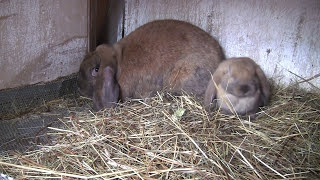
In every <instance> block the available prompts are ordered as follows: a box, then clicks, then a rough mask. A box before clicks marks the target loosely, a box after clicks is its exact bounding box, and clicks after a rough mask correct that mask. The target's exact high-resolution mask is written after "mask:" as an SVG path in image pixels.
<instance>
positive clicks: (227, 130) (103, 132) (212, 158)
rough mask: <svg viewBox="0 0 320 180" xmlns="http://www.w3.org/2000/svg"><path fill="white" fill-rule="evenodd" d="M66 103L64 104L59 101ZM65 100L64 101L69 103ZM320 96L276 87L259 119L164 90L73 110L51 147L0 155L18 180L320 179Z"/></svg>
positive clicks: (0, 165)
mask: <svg viewBox="0 0 320 180" xmlns="http://www.w3.org/2000/svg"><path fill="white" fill-rule="evenodd" d="M60 103H61V102H60ZM62 104H63V103H62ZM319 107H320V95H319V93H308V92H303V91H301V90H296V89H293V88H291V89H288V88H287V89H286V88H280V87H277V88H274V90H273V95H272V99H271V102H270V104H269V105H268V106H266V107H264V108H262V109H261V111H260V112H259V113H258V114H257V117H256V118H255V119H254V120H253V119H250V118H248V117H239V116H237V115H231V116H228V115H223V114H221V113H220V112H219V109H218V110H215V111H211V112H210V113H208V112H206V111H205V110H204V109H203V107H202V106H201V104H199V103H198V101H197V100H195V99H194V98H193V97H191V96H188V95H184V96H172V95H170V94H168V93H165V92H162V93H159V94H158V95H157V96H156V97H154V98H149V99H143V100H141V99H136V100H134V99H133V100H130V101H127V102H125V103H123V104H119V105H118V106H117V107H116V108H113V109H107V110H104V111H100V112H97V113H94V112H91V111H90V108H86V109H84V110H81V111H79V110H75V109H76V108H73V107H70V105H68V107H66V108H69V111H70V113H69V115H68V116H67V117H64V118H61V119H59V121H60V122H61V124H62V125H61V126H59V127H50V129H51V130H50V133H48V136H49V137H51V138H52V143H51V144H46V145H38V148H37V149H36V150H32V151H31V150H30V151H26V152H23V153H17V152H11V153H7V154H2V155H1V157H0V172H2V173H4V174H7V175H10V176H12V177H16V179H19V178H20V179H46V178H61V179H112V178H115V179H148V180H150V179H283V178H287V179H304V178H306V179H314V178H320V176H319V175H318V174H320V131H319V127H320V110H319Z"/></svg>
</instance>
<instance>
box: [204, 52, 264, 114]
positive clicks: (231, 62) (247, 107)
mask: <svg viewBox="0 0 320 180" xmlns="http://www.w3.org/2000/svg"><path fill="white" fill-rule="evenodd" d="M269 96H270V86H269V83H268V80H267V78H266V76H265V74H264V72H263V71H262V69H261V68H260V67H259V66H258V65H257V64H256V63H255V62H254V61H253V60H252V59H250V58H245V57H241V58H231V59H227V60H225V61H223V62H222V63H221V64H220V65H219V66H218V68H217V70H216V71H215V72H214V74H213V76H212V80H211V81H210V82H209V85H208V88H207V90H206V93H205V96H204V102H205V106H206V107H209V106H210V103H211V102H214V104H216V106H217V107H220V108H221V110H222V111H223V112H225V113H227V114H230V113H235V112H236V113H237V114H239V115H250V114H253V113H255V112H257V111H258V108H259V107H260V106H264V105H266V104H267V102H268V99H269Z"/></svg>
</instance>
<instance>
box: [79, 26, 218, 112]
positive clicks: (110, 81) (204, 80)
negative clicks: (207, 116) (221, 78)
mask: <svg viewBox="0 0 320 180" xmlns="http://www.w3.org/2000/svg"><path fill="white" fill-rule="evenodd" d="M222 59H223V52H222V49H221V47H220V45H219V43H218V42H217V41H216V40H215V39H214V38H213V37H211V36H210V35H209V34H208V33H206V32H205V31H203V30H201V29H200V28H198V27H196V26H194V25H192V24H189V23H187V22H183V21H177V20H158V21H153V22H150V23H147V24H145V25H143V26H141V27H139V28H138V29H136V30H135V31H133V32H132V33H130V34H129V35H128V36H127V37H125V38H123V39H121V40H120V41H119V42H117V43H116V44H115V45H113V46H107V45H100V46H98V47H97V49H96V51H95V52H93V53H91V54H89V55H88V56H87V58H86V59H85V60H84V61H83V63H82V64H81V67H80V72H79V87H80V91H81V92H82V94H85V95H87V96H89V97H91V96H92V95H93V97H94V98H93V100H94V107H95V109H96V110H99V109H101V108H104V107H110V106H112V103H115V102H117V100H118V99H120V100H125V99H126V98H144V97H148V96H152V95H154V94H155V93H156V92H157V91H159V90H163V89H167V90H169V91H171V92H172V93H176V94H179V93H181V90H184V91H186V92H187V93H190V94H193V95H196V96H199V97H200V96H201V97H203V95H204V93H205V90H206V88H207V86H208V82H209V80H210V77H211V75H210V73H212V72H214V71H215V69H216V68H217V66H218V64H219V63H220V62H221V61H222ZM99 66H100V70H99V71H98V74H96V69H97V68H96V67H99ZM106 68H107V69H106ZM111 70H112V71H111ZM96 75H97V76H96ZM107 75H108V76H110V75H111V76H113V78H109V77H108V78H106V77H105V76H107ZM101 83H102V85H101ZM116 86H119V87H120V89H119V92H114V90H115V89H117V88H116ZM93 87H94V88H93ZM109 87H113V88H109ZM103 94H104V95H103ZM107 94H113V95H114V96H112V95H107ZM117 95H119V97H116V96H117ZM102 102H103V103H102Z"/></svg>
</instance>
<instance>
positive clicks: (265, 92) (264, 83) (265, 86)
mask: <svg viewBox="0 0 320 180" xmlns="http://www.w3.org/2000/svg"><path fill="white" fill-rule="evenodd" d="M256 74H257V76H258V78H259V81H260V84H261V91H262V97H261V100H262V102H263V103H262V105H266V104H267V103H268V100H269V97H270V85H269V82H268V79H267V77H266V75H265V74H264V72H263V71H262V69H261V68H260V67H259V65H257V66H256Z"/></svg>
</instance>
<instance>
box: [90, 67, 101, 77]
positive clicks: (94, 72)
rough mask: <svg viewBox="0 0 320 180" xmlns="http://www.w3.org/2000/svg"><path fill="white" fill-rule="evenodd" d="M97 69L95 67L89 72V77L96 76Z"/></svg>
mask: <svg viewBox="0 0 320 180" xmlns="http://www.w3.org/2000/svg"><path fill="white" fill-rule="evenodd" d="M98 71H99V67H98V66H97V67H95V68H93V69H92V70H91V76H93V77H96V76H97V75H98Z"/></svg>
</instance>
